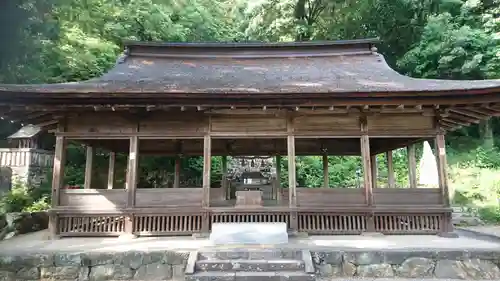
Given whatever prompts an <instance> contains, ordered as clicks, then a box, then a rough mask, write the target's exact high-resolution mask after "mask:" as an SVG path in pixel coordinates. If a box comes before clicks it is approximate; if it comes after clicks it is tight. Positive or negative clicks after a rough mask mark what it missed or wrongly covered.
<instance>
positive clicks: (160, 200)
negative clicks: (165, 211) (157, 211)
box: [135, 187, 203, 209]
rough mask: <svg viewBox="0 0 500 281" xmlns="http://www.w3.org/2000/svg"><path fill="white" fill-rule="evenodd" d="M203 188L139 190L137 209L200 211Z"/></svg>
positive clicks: (137, 192)
mask: <svg viewBox="0 0 500 281" xmlns="http://www.w3.org/2000/svg"><path fill="white" fill-rule="evenodd" d="M202 199H203V189H202V188H192V187H191V188H186V187H183V188H139V189H137V191H136V204H135V205H136V207H138V208H146V207H152V208H154V207H178V208H182V207H184V208H193V207H195V209H200V208H201V207H202V206H201V202H202Z"/></svg>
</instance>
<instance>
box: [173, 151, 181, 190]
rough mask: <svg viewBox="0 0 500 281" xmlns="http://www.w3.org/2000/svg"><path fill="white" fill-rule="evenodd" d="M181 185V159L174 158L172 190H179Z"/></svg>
mask: <svg viewBox="0 0 500 281" xmlns="http://www.w3.org/2000/svg"><path fill="white" fill-rule="evenodd" d="M180 184H181V158H180V157H179V156H177V157H175V163H174V188H179V186H180Z"/></svg>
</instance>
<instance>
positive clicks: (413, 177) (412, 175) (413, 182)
mask: <svg viewBox="0 0 500 281" xmlns="http://www.w3.org/2000/svg"><path fill="white" fill-rule="evenodd" d="M406 149H407V152H408V153H407V154H408V178H409V183H410V188H417V160H416V157H415V144H410V145H409V146H408V147H407V148H406Z"/></svg>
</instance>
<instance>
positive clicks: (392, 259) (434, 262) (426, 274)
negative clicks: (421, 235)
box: [311, 249, 500, 280]
mask: <svg viewBox="0 0 500 281" xmlns="http://www.w3.org/2000/svg"><path fill="white" fill-rule="evenodd" d="M311 254H312V257H313V262H314V264H315V266H316V273H317V275H318V276H319V277H326V278H328V277H353V276H356V277H371V278H373V277H375V278H390V277H402V278H439V279H469V280H474V279H483V280H500V270H499V265H500V249H499V250H498V251H437V252H436V251H412V250H407V251H400V250H398V251H390V250H387V251H379V252H377V251H371V252H368V251H347V252H331V251H325V252H321V251H316V252H312V253H311Z"/></svg>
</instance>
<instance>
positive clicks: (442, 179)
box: [435, 133, 450, 207]
mask: <svg viewBox="0 0 500 281" xmlns="http://www.w3.org/2000/svg"><path fill="white" fill-rule="evenodd" d="M435 143H436V154H437V156H436V158H437V165H438V177H439V188H440V190H441V198H442V202H443V203H442V204H443V205H444V206H445V207H449V206H450V195H449V190H448V175H447V172H446V166H447V164H446V144H445V139H444V134H443V133H440V134H438V135H437V136H436V141H435Z"/></svg>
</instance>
